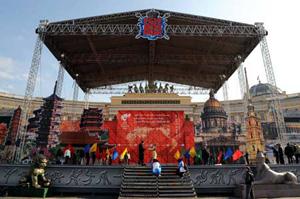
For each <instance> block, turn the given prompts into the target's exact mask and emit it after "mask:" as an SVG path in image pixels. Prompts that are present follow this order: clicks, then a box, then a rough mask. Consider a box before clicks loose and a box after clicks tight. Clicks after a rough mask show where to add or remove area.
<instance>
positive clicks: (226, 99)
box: [222, 81, 230, 119]
mask: <svg viewBox="0 0 300 199" xmlns="http://www.w3.org/2000/svg"><path fill="white" fill-rule="evenodd" d="M222 88H223V98H224V108H225V111H226V113H227V115H228V119H229V116H230V106H229V103H228V82H227V81H225V82H224V84H223V87H222Z"/></svg>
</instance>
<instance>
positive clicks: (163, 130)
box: [114, 111, 194, 163]
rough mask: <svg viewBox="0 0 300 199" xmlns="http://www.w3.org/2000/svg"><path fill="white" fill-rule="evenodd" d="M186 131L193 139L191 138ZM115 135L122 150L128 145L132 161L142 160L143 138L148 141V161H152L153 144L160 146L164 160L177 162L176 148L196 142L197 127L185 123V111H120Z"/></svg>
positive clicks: (164, 161)
mask: <svg viewBox="0 0 300 199" xmlns="http://www.w3.org/2000/svg"><path fill="white" fill-rule="evenodd" d="M185 134H187V135H188V136H189V137H190V136H192V138H191V139H190V138H189V139H187V138H186V137H185ZM115 136H116V138H115V139H114V140H115V141H116V142H117V146H118V151H123V150H124V149H125V148H127V149H128V152H129V153H130V157H131V159H130V161H131V162H137V161H138V144H139V143H140V142H141V140H144V148H145V162H146V163H147V162H149V161H150V160H151V154H152V151H151V150H149V149H150V148H151V146H152V145H156V151H157V154H158V160H159V161H160V162H162V163H171V162H176V160H175V159H174V157H173V154H174V153H175V152H176V150H178V149H179V150H180V149H181V148H184V149H186V148H187V147H189V146H191V145H193V144H194V139H193V138H194V128H193V125H185V121H184V113H183V111H119V112H118V114H117V133H116V134H115ZM187 142H188V143H187ZM190 142H192V143H190Z"/></svg>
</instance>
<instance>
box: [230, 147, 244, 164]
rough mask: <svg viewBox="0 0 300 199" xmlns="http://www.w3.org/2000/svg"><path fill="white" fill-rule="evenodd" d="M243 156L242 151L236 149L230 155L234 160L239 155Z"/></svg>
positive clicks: (238, 157)
mask: <svg viewBox="0 0 300 199" xmlns="http://www.w3.org/2000/svg"><path fill="white" fill-rule="evenodd" d="M242 156H243V153H242V152H241V151H240V150H238V149H237V150H236V151H235V152H234V153H233V155H232V160H233V161H235V160H238V159H240V158H241V157H242Z"/></svg>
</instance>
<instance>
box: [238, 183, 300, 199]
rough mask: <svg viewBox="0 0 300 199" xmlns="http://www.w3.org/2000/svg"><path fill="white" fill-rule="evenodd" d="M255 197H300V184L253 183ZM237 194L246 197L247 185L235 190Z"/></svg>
mask: <svg viewBox="0 0 300 199" xmlns="http://www.w3.org/2000/svg"><path fill="white" fill-rule="evenodd" d="M253 193H254V196H255V198H279V197H300V184H263V185H262V184H260V185H253ZM235 196H237V197H240V198H246V185H245V184H242V185H239V186H238V187H237V189H236V190H235Z"/></svg>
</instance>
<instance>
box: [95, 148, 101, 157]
mask: <svg viewBox="0 0 300 199" xmlns="http://www.w3.org/2000/svg"><path fill="white" fill-rule="evenodd" d="M96 158H97V160H100V158H101V154H100V149H99V147H97V149H96Z"/></svg>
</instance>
